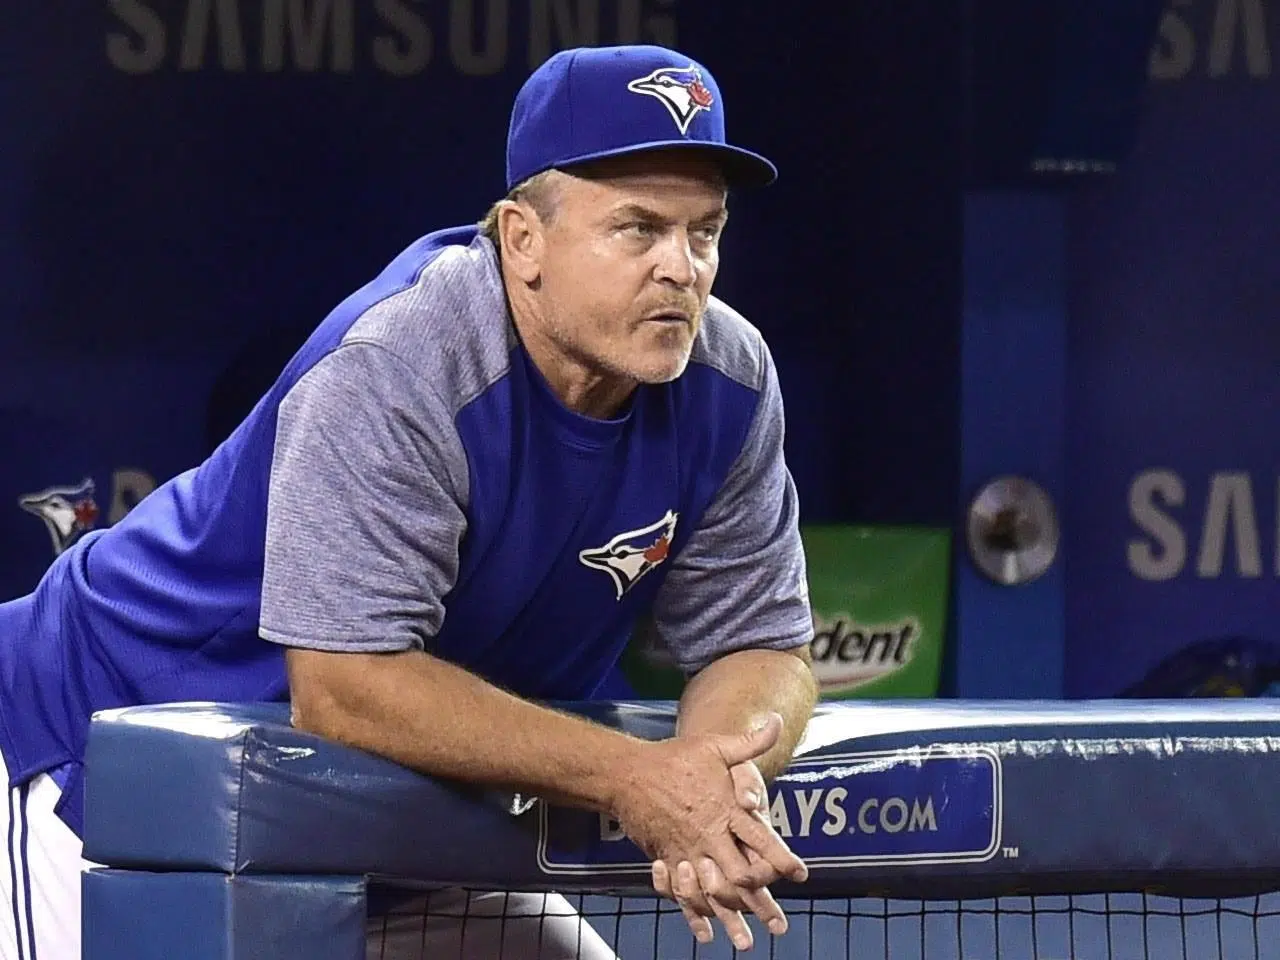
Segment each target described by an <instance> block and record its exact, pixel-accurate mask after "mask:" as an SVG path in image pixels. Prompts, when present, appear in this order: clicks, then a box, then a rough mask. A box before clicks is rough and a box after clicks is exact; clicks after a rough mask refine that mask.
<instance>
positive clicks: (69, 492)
mask: <svg viewBox="0 0 1280 960" xmlns="http://www.w3.org/2000/svg"><path fill="white" fill-rule="evenodd" d="M18 506H20V507H22V509H23V510H25V511H27V513H31V514H34V515H35V516H37V517H39V518H40V519H41V520H43V521H44V525H45V528H46V529H47V530H48V531H49V539H50V540H51V541H52V543H53V555H54V556H55V557H56V556H58V555H59V554H61V553H62V552H63V551H64V550H66V549H67V548H68V547H69V546H71V545H72V544H73V543H75V542H76V541H77V540H79V539H80V537H81V536H83V535H84V534H85V533H87V532H88V531H90V530H92V529H93V528H94V527H95V526H96V525H97V523H98V517H99V515H100V513H101V511H100V510H99V509H98V502H97V500H95V499H94V484H93V481H92V480H91V479H89V478H88V477H86V478H85V479H84V480H81V481H80V482H79V483H78V484H75V485H74V486H63V487H47V488H46V489H44V490H41V491H40V492H38V493H27V494H23V495H22V496H21V497H19V498H18Z"/></svg>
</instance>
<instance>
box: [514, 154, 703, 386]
mask: <svg viewBox="0 0 1280 960" xmlns="http://www.w3.org/2000/svg"><path fill="white" fill-rule="evenodd" d="M725 217H726V212H725V189H724V186H723V181H722V179H721V177H720V174H719V171H718V169H717V168H716V167H715V166H714V165H713V164H712V163H710V162H709V161H707V160H706V159H705V158H702V157H694V156H689V155H680V154H675V153H670V154H658V153H653V154H645V155H641V156H637V157H630V158H619V159H617V160H613V161H610V162H609V163H608V164H607V165H601V166H600V167H599V168H597V169H594V170H592V171H591V173H590V175H589V176H586V177H579V176H571V177H562V178H561V179H560V181H559V184H558V190H557V196H556V199H555V209H554V214H553V216H552V217H551V218H550V222H549V223H547V224H546V225H545V243H544V245H543V247H542V254H541V257H540V262H539V268H540V273H539V288H538V296H539V299H540V300H541V301H542V306H543V314H544V317H545V318H546V322H547V325H548V333H549V334H550V336H551V337H552V339H553V340H554V341H555V342H556V344H557V346H559V347H560V349H562V350H564V351H565V353H566V354H568V355H569V356H570V357H572V358H573V359H574V360H575V361H576V362H578V363H580V364H583V365H584V366H587V367H589V368H592V369H595V370H597V371H598V372H599V373H601V374H604V375H606V376H615V377H616V376H623V377H627V378H629V379H631V380H633V381H636V382H639V383H665V382H667V381H670V380H673V379H675V378H676V377H678V376H680V374H681V373H682V372H683V371H684V368H685V366H686V365H687V364H688V362H689V353H690V350H691V349H692V347H693V340H694V336H695V335H696V334H697V332H698V327H699V325H700V324H701V322H702V313H703V310H704V309H705V308H706V304H707V297H708V295H709V294H710V292H711V285H712V283H713V282H714V280H715V277H716V271H717V269H718V267H719V262H720V256H719V243H720V233H721V231H722V229H723V228H724V223H725Z"/></svg>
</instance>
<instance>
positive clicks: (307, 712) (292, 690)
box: [285, 648, 348, 738]
mask: <svg viewBox="0 0 1280 960" xmlns="http://www.w3.org/2000/svg"><path fill="white" fill-rule="evenodd" d="M343 656H348V654H338V653H327V652H323V651H319V650H302V649H297V648H294V649H290V650H289V651H288V652H287V653H286V655H285V663H286V665H287V668H288V674H289V719H290V721H291V722H292V724H293V726H294V727H295V728H296V729H298V730H303V731H306V732H307V733H313V734H315V735H316V736H320V737H326V738H338V735H339V734H340V732H341V731H342V729H343V728H344V727H345V724H344V723H343V716H344V715H345V714H346V712H347V710H346V708H345V706H344V703H345V700H346V699H347V698H346V697H345V696H344V695H343V693H342V689H341V687H342V683H341V677H340V675H339V670H338V669H337V668H338V664H336V663H335V662H334V658H335V657H343Z"/></svg>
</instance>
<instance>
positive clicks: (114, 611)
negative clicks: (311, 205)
mask: <svg viewBox="0 0 1280 960" xmlns="http://www.w3.org/2000/svg"><path fill="white" fill-rule="evenodd" d="M797 518H798V513H797V505H796V495H795V489H794V485H793V483H792V480H791V477H790V474H789V472H788V470H787V468H786V466H785V463H784V457H783V416H782V403H781V399H780V396H779V392H778V384H777V379H776V375H775V372H774V368H773V365H772V362H771V359H770V357H769V353H768V350H767V349H766V346H765V344H764V341H763V340H762V338H761V337H760V335H759V333H758V331H756V330H755V328H753V327H752V326H750V325H749V324H748V323H747V322H746V321H745V320H744V319H743V318H742V317H741V316H739V315H738V314H737V313H735V312H734V311H732V310H731V309H730V308H729V307H727V306H726V305H725V304H723V303H721V302H719V301H717V300H715V299H714V298H713V299H712V300H711V301H710V302H709V305H708V309H707V313H706V315H705V317H704V320H703V323H702V326H701V328H700V330H699V333H698V335H697V338H696V340H695V344H694V349H693V353H692V356H691V360H690V363H689V366H688V368H687V369H686V370H685V372H684V373H683V374H682V375H681V376H680V377H679V378H677V379H676V380H675V381H673V382H671V383H668V384H662V385H645V386H642V387H640V388H639V389H638V390H637V391H636V393H635V394H634V396H633V398H632V399H631V401H630V402H629V404H628V405H627V406H626V408H625V409H624V410H623V411H622V412H621V413H619V415H618V416H617V417H616V418H615V419H610V420H599V419H590V418H587V417H583V416H580V415H579V414H577V413H575V412H573V411H571V410H570V409H568V408H567V407H565V406H564V405H563V404H562V403H561V402H560V401H559V400H558V399H557V397H556V396H555V395H554V394H553V393H552V391H551V390H550V388H549V387H548V385H547V384H546V383H545V381H544V380H543V378H542V376H541V374H540V373H539V371H538V370H537V368H536V367H535V366H534V365H533V363H532V362H531V361H530V360H529V358H528V356H527V354H526V353H525V351H524V349H523V348H522V346H521V344H520V342H519V339H518V337H517V336H516V333H515V329H514V326H513V324H512V322H511V319H510V316H509V313H508V310H507V306H506V300H505V296H504V291H503V286H502V281H501V276H500V271H499V265H498V261H497V257H496V254H495V251H494V249H493V246H492V245H491V244H490V242H489V241H488V240H487V239H486V238H484V237H483V236H479V235H477V234H476V231H475V229H474V228H459V229H456V230H449V231H441V232H438V233H435V234H431V235H429V236H426V237H424V238H422V239H421V240H419V241H418V242H417V243H415V244H414V245H413V246H411V247H410V248H409V249H407V250H405V251H404V252H403V253H402V254H400V256H398V257H397V258H396V259H395V260H394V261H393V262H392V263H391V264H390V265H389V266H388V267H387V268H386V269H385V270H384V271H383V272H382V273H381V274H380V275H379V276H378V277H377V278H376V279H374V280H373V281H372V282H371V283H370V284H368V285H367V286H365V287H364V288H362V289H360V290H359V291H357V292H356V293H354V294H353V295H352V296H350V297H349V298H348V299H347V300H345V301H344V302H343V303H341V304H340V305H339V306H338V307H337V308H336V309H335V310H334V311H333V312H332V313H331V314H330V315H329V316H328V317H327V318H326V319H325V320H324V322H323V323H322V324H321V325H320V326H319V327H318V328H317V329H316V331H315V332H314V334H313V335H312V336H311V337H310V339H309V340H308V341H307V342H306V344H305V345H304V346H303V348H302V349H301V350H300V351H299V352H298V354H297V355H296V356H295V357H294V358H293V359H292V360H291V361H290V362H289V363H288V365H287V366H286V368H285V369H284V371H283V373H282V374H281V376H280V377H279V379H278V380H277V382H276V383H275V384H274V386H273V387H272V388H271V389H270V390H269V391H268V392H267V394H266V395H265V396H264V397H263V398H262V400H261V401H260V402H259V403H258V404H257V406H256V407H255V408H254V410H253V411H252V413H251V414H250V415H249V416H248V417H247V418H246V419H245V421H244V422H243V423H242V424H241V425H240V426H239V427H238V428H237V429H236V430H235V431H234V433H232V435H231V436H230V437H229V438H228V439H227V440H226V442H224V443H223V444H222V445H221V446H220V447H219V448H218V449H217V450H216V451H215V452H214V453H213V454H212V455H211V456H210V457H209V459H208V460H206V461H205V462H204V463H202V464H201V465H200V466H199V467H197V468H195V469H193V470H190V471H188V472H186V473H184V474H182V475H180V476H178V477H175V478H174V479H172V480H170V481H169V482H167V483H165V484H163V485H161V486H160V487H159V488H157V489H156V490H155V491H154V492H153V493H151V494H150V495H149V496H147V497H146V498H145V499H144V500H143V501H142V502H141V503H140V504H139V505H138V506H137V507H136V508H134V509H133V511H132V512H130V513H129V514H128V515H127V516H126V517H125V518H124V519H123V520H121V521H120V522H119V523H117V524H116V525H115V526H113V527H111V528H109V529H106V530H95V531H92V532H90V533H88V534H87V535H85V536H83V537H82V538H81V539H79V540H78V541H77V542H76V543H75V544H74V545H73V546H71V547H70V548H69V549H67V550H66V551H65V552H63V553H62V554H61V555H60V556H58V558H57V559H56V561H55V562H54V563H53V565H52V566H51V567H50V568H49V570H48V571H47V573H46V574H45V575H44V577H43V578H42V579H41V581H40V583H39V585H38V587H37V588H36V590H35V591H34V593H32V594H31V595H30V596H27V597H24V598H22V599H20V600H16V601H13V602H11V603H8V604H4V605H0V748H2V749H3V751H4V757H5V761H6V764H7V766H8V769H9V772H10V778H11V781H12V782H14V783H16V782H20V781H21V780H23V779H25V778H28V777H30V776H32V775H34V774H35V773H38V772H41V771H45V770H51V769H55V768H56V769H58V770H59V773H60V775H61V776H63V777H64V778H66V779H67V787H66V797H67V802H66V805H65V807H64V810H63V815H64V818H65V819H67V820H68V822H69V823H71V824H72V826H73V827H78V810H79V793H78V790H79V778H78V769H79V767H78V764H79V761H80V759H81V758H82V756H83V750H84V744H85V738H86V735H87V731H88V721H89V717H90V716H91V714H92V713H93V712H94V711H96V710H99V709H103V708H109V707H116V706H124V705H132V704H143V703H159V702H173V701H191V700H215V701H224V702H226V701H254V700H278V699H284V698H286V697H287V694H288V687H287V680H286V674H285V667H284V650H285V648H286V647H288V646H299V647H309V648H315V649H320V650H335V651H398V650H408V649H414V648H417V649H424V650H427V651H429V652H430V653H432V654H435V655H437V656H440V657H443V658H445V659H448V660H450V661H452V662H455V663H457V664H460V665H462V666H464V667H466V668H468V669H470V670H473V671H474V672H476V673H477V674H479V675H480V676H482V677H485V678H486V679H488V680H490V681H492V682H493V683H496V684H499V685H501V686H503V687H505V688H506V689H508V690H511V691H513V692H515V693H517V694H519V695H523V696H526V697H530V698H535V699H542V698H556V699H587V698H591V697H592V696H593V695H596V694H597V691H598V690H599V688H600V685H601V683H602V682H603V681H604V680H605V678H606V677H607V676H608V675H609V674H610V671H611V670H612V669H613V667H614V666H615V664H616V663H617V661H618V659H619V657H620V655H621V653H622V651H623V648H624V646H625V645H626V643H627V642H628V640H629V638H630V637H631V636H632V635H633V634H634V633H635V631H636V630H637V629H638V628H643V629H645V630H647V631H652V632H653V633H655V634H656V638H657V640H658V641H660V644H661V645H662V647H663V648H664V649H665V650H666V651H667V652H668V653H669V655H670V656H671V658H672V659H673V660H674V661H675V662H676V663H678V664H679V665H680V666H681V667H683V668H684V669H685V670H687V671H689V672H695V671H697V670H698V669H700V668H701V667H702V666H704V665H705V664H707V663H708V662H710V661H711V660H713V659H715V658H716V657H719V656H722V655H724V654H725V653H727V652H730V651H734V650H738V649H744V648H749V647H767V648H776V649H783V648H792V647H796V646H799V645H802V644H804V643H807V642H808V641H809V640H810V638H811V631H812V620H811V615H810V610H809V605H808V591H807V589H806V583H805V568H804V559H803V553H802V550H801V544H800V538H799V529H798V519H797Z"/></svg>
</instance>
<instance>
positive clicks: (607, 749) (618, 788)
mask: <svg viewBox="0 0 1280 960" xmlns="http://www.w3.org/2000/svg"><path fill="white" fill-rule="evenodd" d="M650 746H651V744H650V743H649V741H647V740H642V739H640V738H638V737H632V736H629V735H627V734H620V733H614V732H610V733H609V735H608V736H607V737H606V738H605V740H604V742H603V743H602V744H601V745H600V747H599V749H598V750H597V751H596V759H597V762H596V763H595V764H594V765H593V767H594V770H593V773H594V776H593V777H592V778H591V781H592V782H591V787H590V791H591V802H592V804H593V805H594V806H595V807H596V808H597V810H598V811H599V812H601V813H607V814H609V815H611V816H612V815H616V814H617V812H618V807H619V806H620V805H621V803H622V800H623V797H624V796H625V795H626V794H627V792H628V791H629V790H630V788H631V783H632V782H633V780H634V779H635V774H636V771H637V770H643V769H644V768H645V764H646V762H647V756H646V750H647V748H648V747H650Z"/></svg>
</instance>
